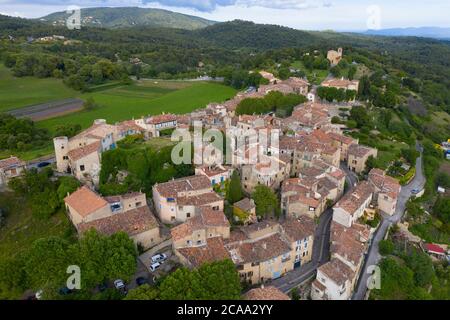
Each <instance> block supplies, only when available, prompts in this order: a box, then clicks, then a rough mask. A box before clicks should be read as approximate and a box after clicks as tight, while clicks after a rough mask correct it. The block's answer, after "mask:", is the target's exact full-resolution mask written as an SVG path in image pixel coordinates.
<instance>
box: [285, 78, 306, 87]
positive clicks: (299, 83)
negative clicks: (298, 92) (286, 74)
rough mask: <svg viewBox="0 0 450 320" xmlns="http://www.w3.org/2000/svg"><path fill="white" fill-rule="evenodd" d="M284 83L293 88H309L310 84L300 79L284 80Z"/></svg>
mask: <svg viewBox="0 0 450 320" xmlns="http://www.w3.org/2000/svg"><path fill="white" fill-rule="evenodd" d="M283 83H284V84H287V85H288V86H291V87H297V86H303V87H307V86H309V82H308V81H307V80H305V79H302V78H298V77H290V78H289V79H287V80H284V81H283Z"/></svg>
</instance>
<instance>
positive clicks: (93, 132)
mask: <svg viewBox="0 0 450 320" xmlns="http://www.w3.org/2000/svg"><path fill="white" fill-rule="evenodd" d="M114 132H116V126H113V125H110V124H107V123H97V124H96V123H94V124H93V125H92V126H91V127H89V128H87V129H86V130H84V131H82V132H80V133H79V134H77V135H76V136H74V137H72V138H70V140H75V139H79V138H83V137H91V138H94V139H98V140H101V139H104V138H106V137H107V136H108V135H112V134H113V133H114Z"/></svg>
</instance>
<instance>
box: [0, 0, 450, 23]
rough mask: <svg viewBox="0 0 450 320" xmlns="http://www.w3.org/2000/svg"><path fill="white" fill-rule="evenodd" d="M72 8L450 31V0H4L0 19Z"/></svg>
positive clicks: (32, 16)
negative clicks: (134, 9) (141, 9)
mask: <svg viewBox="0 0 450 320" xmlns="http://www.w3.org/2000/svg"><path fill="white" fill-rule="evenodd" d="M68 5H77V6H80V7H102V6H109V7H120V6H139V7H151V8H163V9H168V10H172V11H177V12H181V13H186V14H191V15H196V16H201V17H204V18H207V19H211V20H216V21H227V20H234V19H243V20H250V21H254V22H257V23H271V24H279V25H284V26H288V27H292V28H297V29H309V30H324V29H333V30H365V29H368V27H370V26H372V28H393V27H420V26H438V27H450V19H449V16H448V13H449V12H450V1H448V0H428V1H423V0H422V1H419V0H409V1H408V0H158V1H156V0H0V13H3V14H8V15H14V16H22V17H27V18H37V17H41V16H43V15H46V14H48V13H51V12H55V11H63V10H65V9H66V8H67V6H68Z"/></svg>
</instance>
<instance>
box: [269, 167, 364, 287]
mask: <svg viewBox="0 0 450 320" xmlns="http://www.w3.org/2000/svg"><path fill="white" fill-rule="evenodd" d="M341 169H342V170H343V171H344V172H345V174H346V179H347V184H348V188H347V191H346V192H349V191H351V190H352V189H353V187H354V186H355V184H356V183H357V181H358V178H357V177H356V175H355V174H354V173H353V172H350V171H349V170H348V168H347V167H346V166H345V164H342V165H341ZM332 219H333V209H332V208H330V209H327V210H325V211H324V212H323V213H322V215H321V216H320V218H319V222H318V224H317V228H316V233H315V235H314V246H313V254H312V260H311V261H310V262H309V263H307V264H305V265H303V266H301V267H300V268H298V269H296V270H293V271H291V272H288V273H287V274H286V275H285V276H284V277H282V278H279V279H276V280H273V281H272V283H271V284H272V285H274V286H275V287H277V288H278V289H280V290H281V291H283V292H289V291H290V290H292V289H293V288H295V287H297V286H299V285H300V284H302V283H303V282H305V281H306V280H308V279H310V278H312V277H313V276H315V274H316V270H317V268H319V267H320V266H321V265H323V264H325V263H327V262H328V261H329V260H330V227H331V220H332Z"/></svg>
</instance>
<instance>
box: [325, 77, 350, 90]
mask: <svg viewBox="0 0 450 320" xmlns="http://www.w3.org/2000/svg"><path fill="white" fill-rule="evenodd" d="M321 85H322V86H328V87H335V88H347V87H349V86H351V85H354V86H358V85H359V81H358V80H348V79H329V80H325V81H324V82H322V84H321Z"/></svg>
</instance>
